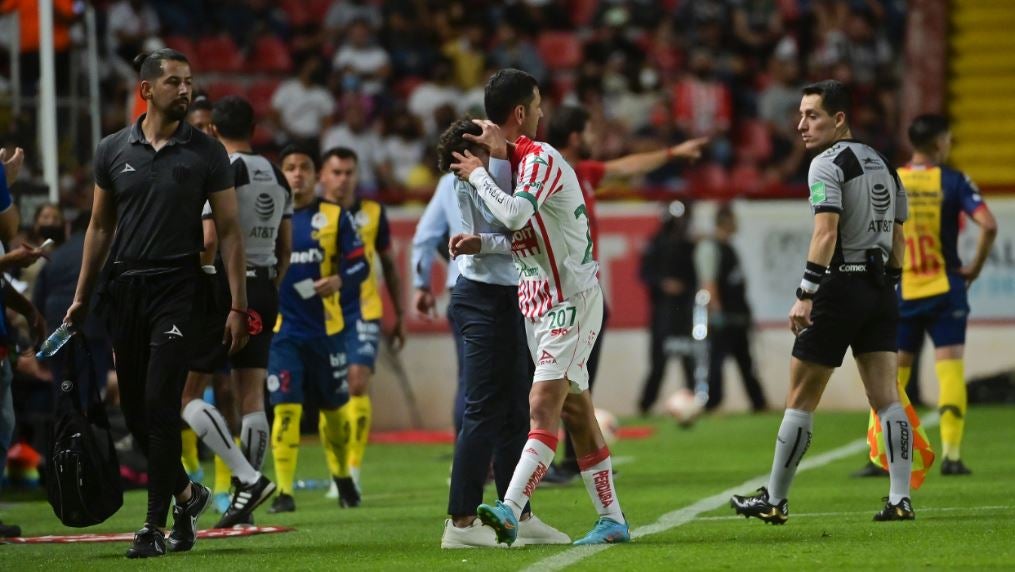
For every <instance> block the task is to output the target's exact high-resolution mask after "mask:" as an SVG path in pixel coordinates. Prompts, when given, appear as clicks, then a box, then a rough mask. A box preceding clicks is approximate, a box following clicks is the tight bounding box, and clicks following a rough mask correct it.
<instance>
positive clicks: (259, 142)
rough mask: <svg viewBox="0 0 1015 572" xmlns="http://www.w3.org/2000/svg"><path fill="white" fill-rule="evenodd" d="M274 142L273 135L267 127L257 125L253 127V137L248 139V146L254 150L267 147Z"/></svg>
mask: <svg viewBox="0 0 1015 572" xmlns="http://www.w3.org/2000/svg"><path fill="white" fill-rule="evenodd" d="M274 140H275V134H274V133H273V132H272V131H271V130H270V129H268V128H267V127H265V126H263V125H261V124H257V125H255V126H254V135H253V136H252V137H251V138H250V145H251V146H252V147H253V148H254V149H255V150H257V149H260V148H262V147H267V146H270V145H271V144H272V142H273V141H274Z"/></svg>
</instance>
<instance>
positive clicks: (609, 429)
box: [596, 409, 620, 445]
mask: <svg viewBox="0 0 1015 572" xmlns="http://www.w3.org/2000/svg"><path fill="white" fill-rule="evenodd" d="M596 422H598V423H599V430H600V431H602V432H603V439H604V440H605V441H606V444H607V445H612V444H614V443H616V442H617V429H619V428H620V423H619V422H618V421H617V416H616V415H614V414H612V413H610V412H609V411H607V410H605V409H596Z"/></svg>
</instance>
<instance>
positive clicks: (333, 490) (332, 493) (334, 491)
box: [324, 479, 338, 499]
mask: <svg viewBox="0 0 1015 572" xmlns="http://www.w3.org/2000/svg"><path fill="white" fill-rule="evenodd" d="M324 498H326V499H337V498H338V485H337V484H335V479H331V486H330V487H328V492H327V493H325V495H324Z"/></svg>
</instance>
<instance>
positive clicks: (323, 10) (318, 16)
mask: <svg viewBox="0 0 1015 572" xmlns="http://www.w3.org/2000/svg"><path fill="white" fill-rule="evenodd" d="M305 3H306V4H307V5H308V6H307V8H308V9H309V10H310V17H311V18H313V19H314V21H315V22H318V23H320V24H321V25H323V24H324V17H325V16H327V15H328V10H329V9H330V8H331V5H332V3H333V2H332V0H305Z"/></svg>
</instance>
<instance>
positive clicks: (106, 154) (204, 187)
mask: <svg viewBox="0 0 1015 572" xmlns="http://www.w3.org/2000/svg"><path fill="white" fill-rule="evenodd" d="M134 64H135V67H136V68H137V69H138V71H139V73H140V76H141V83H140V87H139V89H140V91H141V96H142V97H143V98H144V99H145V101H146V102H147V107H148V109H147V113H145V114H144V115H142V116H141V117H140V118H138V120H137V122H136V123H134V124H133V125H131V126H130V127H127V128H124V129H122V130H120V131H118V132H116V133H114V134H112V135H110V136H108V137H106V138H104V139H103V140H102V141H101V142H100V143H99V146H98V148H97V149H96V151H95V166H94V170H95V192H94V198H93V206H92V218H91V221H90V223H89V226H88V231H87V233H86V234H85V244H84V255H83V257H82V263H81V274H80V275H79V276H78V286H77V291H76V292H75V294H74V302H73V303H72V304H71V307H70V308H69V309H68V310H67V316H66V317H65V318H64V322H65V323H68V324H70V325H71V326H73V327H75V328H77V327H80V326H81V325H82V324H84V322H85V317H86V313H87V310H88V301H89V299H90V298H91V295H92V290H93V286H94V285H95V283H96V279H97V277H98V274H99V273H98V270H99V267H100V265H102V263H103V261H104V260H106V257H107V254H109V262H108V263H107V265H106V270H105V272H108V277H106V279H105V280H104V281H103V284H102V285H101V286H100V288H99V289H98V293H97V295H98V297H99V299H98V308H99V310H98V311H99V312H100V313H101V314H102V315H103V317H105V318H106V319H107V322H108V325H109V330H110V334H111V337H112V340H113V349H114V351H115V355H116V373H117V377H118V378H119V386H120V396H121V404H122V407H123V413H124V416H125V417H126V420H127V426H128V427H129V428H130V431H131V434H132V435H133V436H134V439H135V441H137V443H138V444H139V445H140V446H141V449H142V450H143V451H144V452H145V454H146V455H147V457H148V478H149V481H148V514H147V516H146V518H145V524H144V526H143V527H142V528H141V529H140V530H138V531H137V533H135V535H134V541H133V544H132V545H131V547H130V549H129V550H128V551H127V557H128V558H139V557H141V558H144V557H149V556H161V555H164V554H165V553H166V548H167V544H168V548H169V550H171V551H185V550H190V548H191V547H192V546H193V545H194V541H195V540H196V537H197V517H198V516H199V515H200V514H201V513H202V512H203V511H204V510H205V508H207V506H208V504H209V503H210V498H211V495H210V492H209V491H208V489H207V488H206V487H204V486H203V485H201V484H199V483H191V481H190V479H189V478H188V477H187V473H186V471H185V470H184V469H183V465H182V464H181V462H180V448H181V447H180V427H181V421H180V396H181V393H182V391H183V383H184V379H185V378H186V375H187V364H188V362H189V359H188V358H189V355H190V352H191V349H192V348H191V346H192V345H193V340H195V339H196V338H198V334H199V332H200V331H201V330H202V329H203V326H204V324H203V320H202V319H201V316H202V313H203V312H204V310H205V308H206V305H207V302H208V298H207V294H208V293H207V292H205V288H204V284H206V281H204V280H201V279H199V278H200V276H201V267H200V261H199V254H200V252H201V250H202V248H203V235H202V229H201V209H202V207H203V205H204V203H205V201H209V202H210V203H211V208H212V211H213V213H214V218H215V226H216V228H217V229H218V233H219V237H220V238H221V245H222V246H221V252H222V257H223V259H224V262H225V266H226V272H227V275H228V278H229V285H230V291H231V294H232V308H233V310H234V311H231V312H230V313H229V316H228V318H227V320H226V328H225V330H226V331H225V335H224V339H223V343H224V344H226V345H229V346H230V350H231V351H234V352H235V351H236V350H238V349H240V348H242V347H243V346H244V345H245V344H246V342H247V314H246V311H247V293H246V280H245V271H246V268H245V260H244V254H243V242H242V237H241V236H240V234H239V231H238V225H237V206H236V192H235V190H234V188H233V170H232V167H231V166H230V164H229V157H228V156H227V155H226V151H225V149H224V148H223V147H222V145H221V144H219V143H218V142H217V141H215V140H214V139H212V138H210V137H208V136H207V135H205V134H204V133H201V132H200V131H197V130H196V129H193V128H192V127H191V126H190V125H188V124H187V122H186V121H184V120H183V119H184V118H185V117H186V115H187V107H188V105H189V104H190V97H191V89H192V88H191V82H192V77H191V71H190V63H189V62H188V61H187V58H186V57H184V55H183V54H181V53H179V52H177V51H174V50H169V49H161V50H156V51H154V52H152V53H151V54H149V55H147V56H145V55H141V56H138V57H137V58H136V59H135V61H134ZM110 249H112V252H110ZM170 497H175V500H176V502H175V506H174V508H173V521H174V522H173V530H172V533H171V534H170V535H169V538H168V540H166V539H165V538H164V531H165V527H166V518H167V513H168V511H169V501H170Z"/></svg>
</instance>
